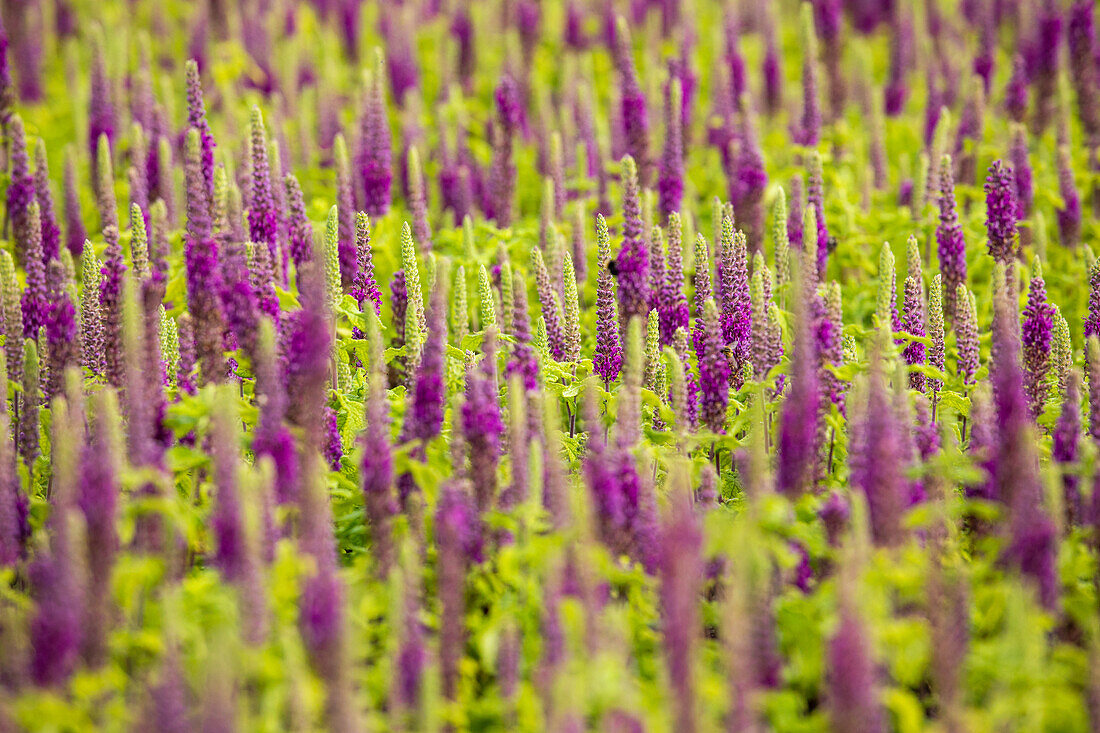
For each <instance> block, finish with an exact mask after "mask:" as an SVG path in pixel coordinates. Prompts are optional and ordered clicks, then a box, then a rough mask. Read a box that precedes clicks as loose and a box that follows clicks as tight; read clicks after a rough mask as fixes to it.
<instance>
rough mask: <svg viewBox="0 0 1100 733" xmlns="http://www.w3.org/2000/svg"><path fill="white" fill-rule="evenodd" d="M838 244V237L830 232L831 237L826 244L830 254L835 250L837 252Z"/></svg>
mask: <svg viewBox="0 0 1100 733" xmlns="http://www.w3.org/2000/svg"><path fill="white" fill-rule="evenodd" d="M836 245H837V241H836V237H835V236H834V235H831V234H830V235H829V238H828V239H827V240H825V246H826V248H827V249H828V250H829V254H832V253H833V252H836Z"/></svg>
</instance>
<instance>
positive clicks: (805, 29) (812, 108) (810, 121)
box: [793, 4, 821, 147]
mask: <svg viewBox="0 0 1100 733" xmlns="http://www.w3.org/2000/svg"><path fill="white" fill-rule="evenodd" d="M801 21H802V26H801V30H802V38H801V41H802V44H801V45H802V116H801V118H800V120H799V123H798V128H797V129H796V130H795V134H794V136H793V137H794V138H795V140H796V142H798V143H800V144H802V145H805V146H807V147H814V146H816V145H817V143H818V140H819V139H820V137H821V108H820V102H819V101H818V95H819V91H818V79H817V34H816V33H815V32H814V18H813V12H812V8H811V6H810V5H808V4H806V5H804V6H803V7H802V16H801Z"/></svg>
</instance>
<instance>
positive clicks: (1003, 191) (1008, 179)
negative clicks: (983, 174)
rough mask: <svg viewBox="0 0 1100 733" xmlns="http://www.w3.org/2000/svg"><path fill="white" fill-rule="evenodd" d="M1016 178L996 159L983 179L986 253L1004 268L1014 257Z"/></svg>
mask: <svg viewBox="0 0 1100 733" xmlns="http://www.w3.org/2000/svg"><path fill="white" fill-rule="evenodd" d="M1015 188H1016V186H1015V181H1014V179H1013V175H1012V168H1010V167H1008V166H1006V165H1005V164H1004V163H1002V162H1001V161H999V160H995V161H993V165H991V166H989V177H988V178H986V181H985V211H986V218H985V226H986V231H987V232H988V233H989V254H990V256H991V257H992V258H993V259H994V260H996V261H997V262H1000V263H1001V264H1003V265H1004V266H1005V267H1008V266H1009V264H1010V263H1011V262H1012V261H1013V260H1015V259H1016V255H1017V236H1016V216H1017V214H1018V210H1019V205H1018V203H1017V202H1016V192H1015Z"/></svg>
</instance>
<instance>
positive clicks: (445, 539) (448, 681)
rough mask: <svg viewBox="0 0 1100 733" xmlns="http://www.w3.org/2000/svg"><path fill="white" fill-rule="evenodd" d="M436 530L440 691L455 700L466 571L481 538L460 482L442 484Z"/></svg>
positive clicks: (477, 557) (478, 556) (475, 559)
mask: <svg viewBox="0 0 1100 733" xmlns="http://www.w3.org/2000/svg"><path fill="white" fill-rule="evenodd" d="M435 532H436V545H437V547H438V548H439V558H438V566H437V568H436V573H437V575H438V578H439V580H438V583H439V589H438V595H439V599H440V602H441V605H442V610H441V615H440V630H439V664H440V673H441V674H442V678H443V686H442V693H443V697H444V698H445V699H448V700H454V699H455V696H456V694H457V691H458V679H459V669H458V664H459V660H460V659H461V657H462V656H463V646H464V644H465V635H466V634H465V615H466V599H465V589H466V573H467V570H468V568H469V565H470V563H471V562H478V561H480V559H481V541H482V540H481V527H480V519H479V518H478V514H477V510H476V508H475V507H474V506H473V505H472V503H471V501H470V498H469V496H467V495H466V493H465V492H464V491H463V490H462V488H461V484H455V483H448V484H446V485H445V486H444V488H443V491H442V494H441V496H440V498H439V503H438V504H437V507H436V513H435Z"/></svg>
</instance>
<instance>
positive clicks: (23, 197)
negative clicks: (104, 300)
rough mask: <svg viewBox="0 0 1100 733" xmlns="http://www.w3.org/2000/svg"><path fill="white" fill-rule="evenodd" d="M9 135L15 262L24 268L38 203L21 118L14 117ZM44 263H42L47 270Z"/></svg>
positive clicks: (9, 206) (8, 197) (9, 202)
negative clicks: (33, 212) (34, 207)
mask: <svg viewBox="0 0 1100 733" xmlns="http://www.w3.org/2000/svg"><path fill="white" fill-rule="evenodd" d="M8 134H9V135H10V145H11V153H10V155H11V182H10V183H9V184H8V196H7V203H8V217H9V219H10V220H11V230H12V236H13V239H14V242H15V259H16V261H17V262H19V263H20V264H24V265H25V260H26V257H27V254H26V250H27V245H28V239H29V237H30V227H31V221H30V219H31V217H30V207H31V204H32V203H34V200H35V190H34V176H33V174H32V172H31V166H30V156H29V153H28V151H27V139H26V134H25V133H24V131H23V120H22V118H20V117H19V116H18V115H16V116H15V117H12V120H11V128H10V131H9V133H8ZM45 264H46V263H45V262H43V263H42V265H43V267H45Z"/></svg>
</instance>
